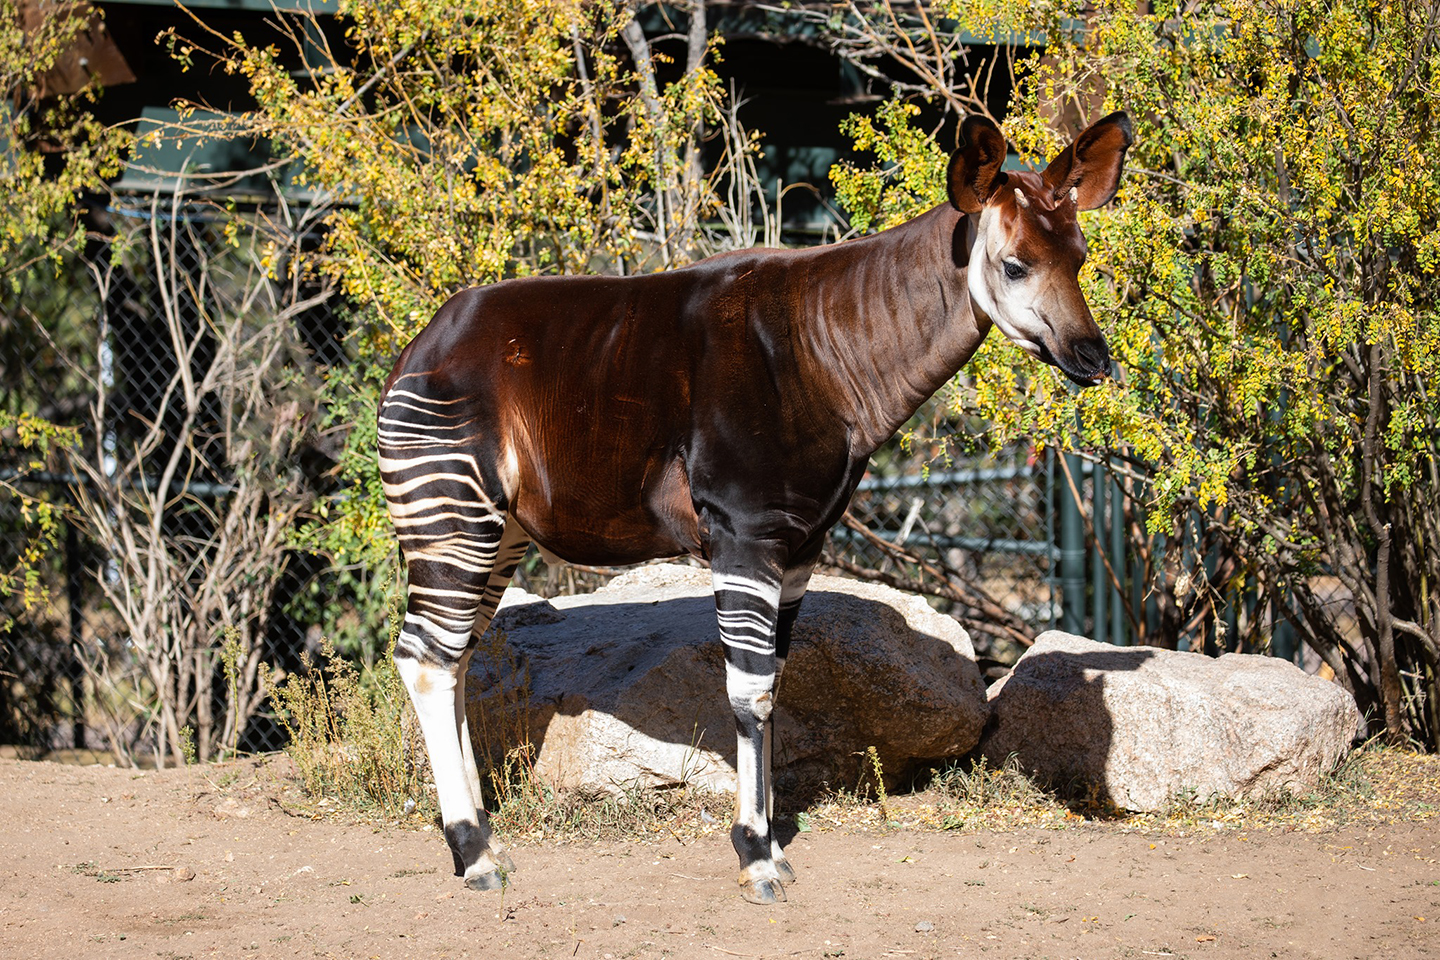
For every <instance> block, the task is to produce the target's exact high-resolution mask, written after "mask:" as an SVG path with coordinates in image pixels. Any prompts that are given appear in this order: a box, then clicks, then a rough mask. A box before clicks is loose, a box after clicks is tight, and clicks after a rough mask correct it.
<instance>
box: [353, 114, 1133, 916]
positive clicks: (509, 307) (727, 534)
mask: <svg viewBox="0 0 1440 960" xmlns="http://www.w3.org/2000/svg"><path fill="white" fill-rule="evenodd" d="M961 133H962V137H963V142H962V146H961V147H960V149H959V150H957V151H956V152H955V155H954V156H953V157H952V158H951V161H950V166H949V171H948V180H949V184H948V186H949V203H942V204H940V205H938V206H936V207H935V208H933V209H932V210H930V211H928V212H926V213H923V214H921V215H920V216H918V217H916V218H914V219H913V220H910V221H908V222H906V223H903V224H900V225H899V226H897V227H893V228H891V229H889V230H886V231H883V232H881V233H878V234H874V235H872V236H867V237H861V238H858V239H855V240H851V241H848V242H846V243H839V244H834V245H831V246H828V247H816V248H811V249H806V250H741V251H736V252H733V253H727V254H722V255H720V256H716V257H710V258H709V259H706V260H702V261H700V262H699V263H696V264H693V265H691V266H689V267H685V268H684V269H680V270H670V271H666V272H663V273H656V274H648V275H642V276H632V277H584V276H573V277H528V278H525V279H518V280H507V281H505V282H503V283H496V284H492V285H490V286H487V287H478V288H475V289H472V290H465V291H463V292H461V293H458V294H456V295H455V296H454V297H452V298H451V299H450V301H449V302H448V303H446V304H445V305H444V306H443V307H441V308H440V311H439V312H438V313H437V314H436V315H435V319H434V320H433V321H431V323H430V325H429V326H427V327H426V328H425V329H424V330H423V331H421V333H420V334H419V335H418V336H417V337H416V338H415V339H414V340H413V341H411V343H410V344H409V346H407V347H406V348H405V350H404V352H403V353H401V355H400V358H399V360H398V361H397V362H396V365H395V370H394V372H393V373H391V375H390V379H389V380H388V381H387V382H386V384H385V388H384V391H383V394H382V398H381V401H380V410H379V430H378V446H379V456H380V474H381V477H382V479H383V481H384V487H385V496H386V499H387V501H388V503H389V508H390V516H391V519H392V521H393V522H394V524H395V531H396V536H397V538H398V539H399V541H400V546H401V548H402V553H403V556H404V561H405V565H406V570H407V572H408V575H409V583H408V586H407V596H406V605H405V621H404V625H403V628H402V630H401V632H400V636H399V638H398V640H397V641H396V643H395V652H394V656H395V661H396V665H397V668H398V670H399V673H400V676H401V677H402V678H403V680H404V682H405V685H406V687H407V689H408V690H409V692H410V697H411V699H412V700H413V701H414V704H415V709H416V713H417V715H418V716H419V720H420V726H421V729H422V730H423V731H424V734H425V744H426V749H427V750H428V752H429V755H430V766H431V769H432V770H433V771H434V774H435V785H436V790H437V794H438V797H439V801H440V810H441V816H442V817H443V818H444V822H445V838H446V841H447V842H448V843H449V846H450V851H451V853H452V855H453V858H454V865H455V872H456V873H457V874H459V875H460V876H462V877H464V880H465V884H466V885H467V886H469V887H470V888H471V889H475V890H495V889H500V888H503V887H504V886H505V885H506V884H507V883H509V882H510V876H511V870H512V869H513V867H514V865H513V864H512V863H511V860H510V857H509V855H508V854H507V853H506V852H505V849H504V845H503V844H502V843H501V842H500V840H499V838H498V837H496V836H494V834H492V832H491V830H490V825H489V821H488V818H487V817H486V814H485V809H484V805H483V803H482V801H483V799H484V798H483V795H482V791H481V784H480V776H479V773H478V771H477V769H476V766H475V755H474V745H473V744H472V743H471V740H470V731H469V722H468V717H467V715H466V710H465V703H466V698H465V686H466V682H467V678H466V674H467V667H468V664H469V662H470V658H471V656H472V654H473V651H474V649H475V646H476V642H477V640H478V639H479V638H480V637H481V635H483V634H484V633H485V631H486V629H487V628H488V627H489V625H490V621H491V618H492V617H493V616H494V614H495V611H496V607H497V605H498V604H499V603H500V599H501V597H502V596H503V595H504V592H505V587H506V584H508V583H509V582H510V578H511V575H512V574H513V573H514V572H515V569H516V567H517V565H518V564H519V563H520V562H521V560H522V558H523V557H524V555H525V551H526V550H527V549H528V548H529V546H530V544H531V543H534V544H535V545H536V546H538V547H539V548H540V550H541V553H542V554H543V555H545V556H546V557H547V558H548V557H550V556H554V557H559V558H561V559H564V560H568V561H571V562H574V563H584V564H593V565H599V566H614V565H619V564H629V563H638V562H640V561H644V560H650V559H653V558H659V557H675V556H681V555H685V554H688V555H690V556H692V557H695V558H698V559H699V560H701V561H703V562H705V563H708V564H709V565H710V568H711V574H712V583H713V585H714V591H715V613H716V625H717V629H718V635H719V639H720V643H721V645H722V646H723V648H724V651H725V694H726V698H727V699H728V701H729V704H730V708H731V710H732V712H733V714H734V718H735V737H736V755H735V773H736V782H737V786H736V801H735V819H734V824H733V826H732V829H731V842H732V844H733V845H734V847H735V852H736V854H737V855H738V856H739V858H740V873H739V878H738V879H739V888H740V893H741V895H742V896H743V897H745V899H747V900H750V901H752V902H755V903H774V902H776V901H778V900H784V899H785V897H786V893H785V891H786V888H787V887H788V886H789V885H791V884H793V883H795V882H796V881H797V879H801V877H799V876H797V873H796V871H795V869H794V868H793V867H792V866H791V865H790V862H789V860H788V859H787V858H786V856H785V850H784V849H783V848H782V846H781V843H780V839H779V838H778V837H777V836H776V834H775V832H774V830H773V828H772V816H773V812H774V807H773V803H774V798H773V794H772V789H771V782H772V780H771V769H770V765H771V755H772V751H773V749H774V744H773V743H772V738H773V735H774V727H775V724H774V715H775V712H776V711H780V710H783V709H784V703H783V701H781V700H778V699H777V693H778V690H779V683H780V677H781V674H782V673H783V671H784V668H785V661H786V657H787V655H788V652H789V648H790V637H791V629H792V627H793V626H794V624H795V619H796V617H797V615H798V614H799V611H800V603H801V600H802V599H803V598H804V596H805V591H806V589H807V586H808V584H809V582H810V572H811V570H812V569H813V568H814V566H815V564H816V562H817V560H819V558H820V553H821V550H822V548H823V546H824V544H825V536H826V533H827V532H828V531H829V530H830V528H831V527H833V526H834V525H835V524H836V523H837V522H838V521H839V520H840V517H841V516H842V515H843V514H844V512H845V509H846V507H847V506H848V504H849V502H850V497H851V495H852V494H853V493H854V492H855V489H856V487H857V485H858V484H859V483H860V479H861V477H862V476H864V473H865V469H866V466H867V464H868V462H869V458H870V455H871V454H872V453H873V452H874V451H875V450H876V448H878V447H879V446H880V444H882V443H884V442H885V441H886V440H887V439H889V438H890V437H891V436H892V435H893V434H894V433H895V431H896V430H897V429H899V428H900V426H901V425H902V424H904V423H905V422H906V421H907V420H909V419H910V417H911V416H913V415H914V413H915V411H916V410H917V409H918V408H919V407H920V405H921V404H922V403H924V402H925V401H926V400H927V399H928V398H929V397H930V396H931V395H933V394H934V393H935V391H936V390H938V389H939V388H940V387H941V386H942V385H944V384H945V383H947V382H948V381H949V380H950V379H951V378H953V377H954V376H955V374H956V372H957V371H959V370H960V368H961V367H963V366H964V365H965V363H966V362H967V361H968V360H969V359H970V357H971V356H973V355H974V353H975V351H976V350H977V349H979V347H980V344H981V343H982V342H983V341H984V339H985V337H986V335H987V334H988V333H989V330H990V328H991V327H992V326H995V327H999V328H1000V330H1001V331H1002V332H1003V333H1004V334H1005V336H1007V337H1009V338H1010V339H1011V340H1014V341H1015V342H1016V343H1018V344H1020V345H1021V346H1022V347H1024V348H1025V349H1026V350H1028V351H1029V352H1030V353H1031V354H1033V355H1035V356H1036V357H1038V358H1040V359H1041V360H1043V361H1045V362H1047V363H1052V364H1054V365H1055V366H1057V367H1059V368H1060V369H1061V370H1063V371H1064V372H1065V374H1066V375H1067V376H1069V377H1070V379H1072V380H1074V381H1075V382H1076V383H1081V384H1087V385H1088V384H1094V383H1098V382H1100V381H1101V380H1103V379H1104V378H1105V377H1106V376H1107V375H1108V374H1109V372H1110V351H1109V349H1108V348H1107V347H1106V345H1105V338H1104V337H1103V336H1102V335H1101V333H1100V330H1099V328H1098V327H1097V326H1096V325H1095V320H1094V318H1093V317H1092V316H1091V315H1090V308H1089V307H1088V306H1087V305H1086V303H1085V298H1084V296H1083V295H1082V293H1081V290H1080V284H1079V281H1078V279H1077V278H1078V276H1079V271H1080V267H1081V265H1082V264H1083V263H1084V261H1085V238H1084V236H1082V235H1081V232H1080V226H1079V223H1078V221H1077V219H1076V217H1077V214H1078V212H1079V211H1080V210H1087V209H1090V208H1091V207H1096V206H1099V205H1100V204H1102V203H1105V202H1106V201H1107V200H1109V199H1110V198H1111V197H1112V196H1113V195H1114V194H1115V190H1116V186H1117V184H1118V182H1119V179H1120V172H1121V167H1122V165H1123V162H1124V156H1125V150H1126V148H1127V147H1128V146H1129V145H1130V123H1129V121H1128V120H1127V119H1126V118H1125V116H1124V114H1112V115H1111V116H1109V117H1106V118H1105V119H1103V120H1101V121H1099V122H1098V123H1096V124H1094V125H1093V126H1091V127H1089V128H1087V129H1086V130H1085V131H1084V132H1082V133H1081V134H1080V136H1079V137H1078V138H1076V140H1075V142H1074V143H1073V144H1072V145H1071V146H1070V147H1068V148H1067V149H1066V150H1065V151H1064V152H1062V153H1061V154H1060V155H1059V156H1058V157H1056V158H1055V160H1054V161H1053V162H1052V163H1051V164H1050V166H1049V167H1048V168H1047V169H1046V170H1045V171H1044V173H1040V174H1036V173H1005V172H1003V171H1002V169H1001V168H1002V165H1003V163H1004V160H1005V153H1006V144H1005V138H1004V137H1003V136H1002V135H1001V134H1000V131H999V129H998V128H997V127H996V126H995V125H994V124H993V123H991V122H990V121H989V120H985V119H983V118H978V117H972V118H970V119H968V120H966V121H965V123H964V124H963V125H962V128H961ZM586 655H588V654H586V653H585V652H584V651H583V650H576V651H575V656H576V657H582V656H586ZM717 679H718V678H717ZM777 704H778V705H777ZM897 708H899V707H898V705H897ZM717 734H719V731H714V730H711V731H708V732H707V733H706V736H707V737H710V738H712V740H713V738H714V737H715V736H716V735H717ZM708 742H711V741H707V743H708ZM865 746H866V744H865V743H864V742H863V741H861V742H858V743H856V744H855V748H856V749H857V750H864V748H865ZM541 759H542V760H543V755H542V758H541Z"/></svg>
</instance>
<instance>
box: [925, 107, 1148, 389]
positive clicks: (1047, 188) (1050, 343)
mask: <svg viewBox="0 0 1440 960" xmlns="http://www.w3.org/2000/svg"><path fill="white" fill-rule="evenodd" d="M960 141H961V142H960V147H959V149H957V150H956V151H955V154H954V156H952V157H951V158H950V168H949V172H948V177H947V180H948V184H947V185H948V188H949V193H950V203H951V204H952V205H953V206H954V207H955V209H957V210H959V211H961V212H963V213H968V214H970V215H971V218H972V220H973V222H974V224H975V240H974V243H973V245H972V246H971V249H970V262H969V274H968V277H967V284H968V286H969V288H970V301H971V304H972V305H973V306H974V309H975V312H976V313H978V314H980V315H981V316H983V317H986V318H988V319H989V320H990V321H991V322H992V323H994V324H995V326H997V327H999V328H1000V332H1001V333H1003V334H1005V336H1006V337H1009V338H1010V339H1011V340H1013V341H1014V342H1015V343H1017V344H1019V345H1020V346H1021V347H1022V348H1024V349H1025V350H1026V351H1028V352H1029V353H1031V354H1034V355H1035V356H1037V357H1039V358H1040V359H1041V360H1043V361H1045V362H1046V363H1049V364H1053V365H1054V366H1056V367H1059V368H1060V370H1061V371H1062V372H1063V373H1064V374H1065V376H1067V377H1069V378H1070V379H1071V380H1073V381H1075V382H1076V383H1078V384H1080V385H1081V386H1086V387H1088V386H1094V385H1095V384H1098V383H1100V382H1101V381H1103V380H1104V379H1105V378H1106V377H1107V376H1109V374H1110V348H1109V347H1108V346H1106V344H1105V336H1104V334H1102V333H1101V332H1100V328H1099V327H1098V326H1096V325H1095V318H1094V317H1093V316H1091V314H1090V307H1089V305H1088V304H1086V302H1085V297H1084V295H1083V294H1082V293H1081V292H1080V282H1079V274H1080V265H1081V264H1083V263H1084V262H1085V254H1086V247H1085V237H1084V235H1083V234H1082V233H1081V232H1080V224H1079V222H1078V221H1077V219H1076V214H1078V213H1079V212H1080V211H1081V210H1093V209H1094V208H1096V207H1099V206H1102V205H1104V204H1106V203H1108V202H1109V201H1110V198H1111V197H1113V196H1115V191H1116V189H1117V188H1118V187H1119V184H1120V171H1121V169H1122V168H1123V167H1124V165H1125V151H1126V149H1128V148H1129V146H1130V144H1131V142H1132V138H1131V134H1130V118H1129V117H1127V116H1126V115H1125V114H1124V113H1112V114H1110V115H1109V116H1108V117H1105V118H1103V119H1101V120H1097V121H1096V122H1095V123H1093V124H1091V125H1090V126H1089V127H1087V128H1086V129H1085V130H1084V131H1083V132H1082V133H1081V134H1080V135H1079V136H1078V137H1076V138H1075V142H1074V143H1072V144H1070V146H1068V147H1066V148H1065V149H1064V150H1062V151H1061V152H1060V155H1059V156H1057V157H1056V158H1055V159H1054V160H1052V161H1050V165H1049V166H1048V167H1046V168H1045V172H1044V173H1038V174H1037V173H1031V172H1029V171H1011V172H1009V173H1006V172H1005V171H1003V170H1001V166H1002V165H1003V164H1004V162H1005V154H1006V151H1007V145H1006V143H1005V137H1004V135H1003V134H1001V132H1000V130H999V128H997V127H996V126H995V124H994V123H992V122H991V121H989V120H987V119H985V118H984V117H981V116H970V117H967V118H966V119H965V122H964V123H963V124H962V125H961V127H960Z"/></svg>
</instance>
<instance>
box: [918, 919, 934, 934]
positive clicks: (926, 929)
mask: <svg viewBox="0 0 1440 960" xmlns="http://www.w3.org/2000/svg"><path fill="white" fill-rule="evenodd" d="M915 932H916V933H934V932H935V924H933V923H931V922H930V921H929V920H921V921H920V922H919V923H917V924H915Z"/></svg>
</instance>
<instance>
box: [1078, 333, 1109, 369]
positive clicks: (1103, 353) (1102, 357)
mask: <svg viewBox="0 0 1440 960" xmlns="http://www.w3.org/2000/svg"><path fill="white" fill-rule="evenodd" d="M1075 359H1077V360H1079V361H1080V363H1081V364H1082V365H1083V366H1085V367H1087V368H1089V369H1090V370H1094V371H1095V372H1096V374H1097V375H1098V376H1101V377H1103V376H1105V375H1107V374H1109V372H1110V348H1109V347H1108V346H1106V345H1105V341H1104V340H1086V341H1083V342H1082V343H1080V344H1079V345H1077V346H1076V347H1075Z"/></svg>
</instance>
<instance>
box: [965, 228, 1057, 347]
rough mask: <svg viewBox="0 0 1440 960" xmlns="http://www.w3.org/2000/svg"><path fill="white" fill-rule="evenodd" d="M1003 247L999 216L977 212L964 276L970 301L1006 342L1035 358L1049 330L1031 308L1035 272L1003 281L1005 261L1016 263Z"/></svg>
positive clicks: (1035, 278)
mask: <svg viewBox="0 0 1440 960" xmlns="http://www.w3.org/2000/svg"><path fill="white" fill-rule="evenodd" d="M1003 247H1004V237H1003V236H1001V229H1000V213H999V211H998V210H996V208H994V207H989V206H987V207H986V208H985V209H984V210H982V211H980V220H979V223H978V224H977V225H976V228H975V243H974V245H973V246H972V247H971V248H970V270H969V272H968V274H967V275H966V284H967V285H968V286H969V288H970V301H971V303H973V304H974V305H975V307H976V308H977V309H978V310H979V312H980V313H982V314H984V315H985V316H986V317H987V318H989V320H990V321H991V322H992V323H994V324H995V326H996V327H998V328H999V329H1000V332H1001V333H1003V334H1004V335H1005V337H1006V339H1008V340H1010V341H1012V342H1013V343H1015V344H1016V345H1017V346H1019V347H1020V348H1021V349H1023V350H1025V351H1026V352H1027V353H1029V354H1031V355H1032V356H1036V357H1039V356H1040V355H1041V352H1042V351H1041V346H1040V345H1041V344H1042V343H1043V342H1044V338H1045V335H1046V334H1047V333H1049V327H1047V326H1046V325H1045V323H1044V321H1042V320H1041V319H1040V316H1039V314H1038V313H1036V311H1035V309H1034V306H1033V303H1034V298H1035V293H1036V284H1037V279H1038V278H1037V272H1036V271H1033V270H1031V271H1029V272H1028V273H1027V275H1026V276H1025V277H1024V278H1023V279H1021V280H1010V279H1009V278H1007V277H1006V276H1005V267H1004V262H1005V260H1006V259H1009V260H1011V261H1013V262H1015V263H1019V261H1018V260H1015V258H1014V257H1006V256H1004V255H1003Z"/></svg>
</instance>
